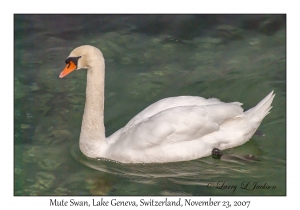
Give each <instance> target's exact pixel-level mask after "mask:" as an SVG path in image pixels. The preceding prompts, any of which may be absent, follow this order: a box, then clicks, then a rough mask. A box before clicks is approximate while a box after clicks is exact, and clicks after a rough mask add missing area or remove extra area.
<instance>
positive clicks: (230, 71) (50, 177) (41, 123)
mask: <svg viewBox="0 0 300 210" xmlns="http://www.w3.org/2000/svg"><path fill="white" fill-rule="evenodd" d="M68 18H69V19H70V17H68ZM99 18H100V19H101V16H99ZM64 20H65V19H64V16H62V17H61V18H60V19H57V18H56V19H55V20H53V19H49V20H48V22H47V20H43V21H41V20H40V19H39V18H38V17H36V16H18V17H16V18H15V55H14V58H15V60H14V61H15V63H14V94H15V95H14V194H15V195H285V194H286V39H285V29H281V30H278V31H277V32H276V33H274V34H272V35H264V34H262V33H257V32H253V31H250V32H249V31H242V32H240V33H241V34H242V37H243V38H242V39H233V40H232V39H231V40H225V41H224V39H223V40H221V41H220V40H219V39H212V38H211V37H207V36H199V37H194V38H193V39H188V40H185V39H174V38H170V37H168V36H166V35H163V34H160V35H158V34H147V33H141V32H133V31H128V30H125V29H111V30H110V31H101V30H98V28H97V27H90V25H88V24H87V26H85V24H83V23H84V16H82V22H81V23H78V24H81V25H80V27H79V26H77V27H75V29H74V30H73V28H72V27H73V25H72V27H71V26H70V28H64V27H62V26H63V25H64V24H66V23H64ZM66 25H67V24H66ZM56 27H57V28H56ZM99 27H100V26H99ZM49 28H50V29H52V30H50V29H49ZM53 28H55V29H56V30H53ZM71 28H72V29H71ZM53 31H55V32H53ZM186 33H188V31H187V32H186ZM82 44H91V45H94V46H96V47H98V48H99V49H101V51H102V52H103V54H104V57H105V61H106V80H105V81H106V86H105V127H106V135H107V136H109V135H110V134H112V133H113V132H114V131H116V130H117V129H119V128H120V127H122V126H124V125H125V124H126V123H127V122H128V121H129V120H130V119H131V118H132V117H133V116H135V114H137V113H138V112H139V111H141V110H143V109H144V108H145V107H146V106H148V105H149V104H151V103H153V102H155V101H157V100H159V99H162V98H165V97H170V96H178V95H195V96H202V97H206V98H209V97H216V98H219V99H220V100H222V101H226V102H231V101H239V102H242V103H243V104H244V105H243V107H244V109H249V108H251V107H253V106H255V105H256V103H257V102H259V101H260V100H261V99H262V98H263V97H265V96H266V95H267V94H268V93H269V92H271V91H272V90H274V92H275V93H276V96H275V99H274V101H273V108H272V110H271V113H270V114H269V115H268V116H267V117H266V118H265V119H264V120H263V122H262V124H261V126H260V128H259V130H260V131H261V133H263V134H264V135H263V136H261V135H255V136H253V138H252V139H251V140H250V141H249V142H248V143H246V144H244V145H242V146H240V147H237V148H233V149H229V150H226V151H224V152H225V153H226V155H228V156H233V155H234V156H243V155H247V154H252V155H255V156H256V157H257V159H259V161H242V160H237V161H233V160H226V159H224V160H216V159H213V158H211V157H206V158H201V159H198V160H193V161H187V162H179V163H167V164H145V165H144V164H136V165H135V164H132V165H126V164H119V163H114V162H110V161H107V160H96V161H95V160H89V159H87V158H85V157H84V156H83V155H82V154H81V153H80V152H79V150H78V140H79V133H80V126H81V118H82V114H83V108H84V102H85V85H86V71H85V70H82V71H76V72H75V73H72V74H70V75H68V76H67V77H66V78H65V79H59V78H58V75H59V73H60V72H61V70H62V69H63V68H64V65H65V64H64V60H65V59H66V57H67V56H68V55H69V53H70V52H71V51H72V49H73V48H75V47H77V46H80V45H82ZM254 186H256V188H254V189H253V187H254ZM259 186H260V187H259Z"/></svg>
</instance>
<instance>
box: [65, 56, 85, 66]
mask: <svg viewBox="0 0 300 210" xmlns="http://www.w3.org/2000/svg"><path fill="white" fill-rule="evenodd" d="M79 58H81V56H78V57H68V58H67V60H66V61H65V62H66V64H69V66H68V68H69V67H70V61H72V62H73V63H74V64H75V65H76V66H77V64H78V60H79Z"/></svg>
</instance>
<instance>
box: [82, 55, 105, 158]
mask: <svg viewBox="0 0 300 210" xmlns="http://www.w3.org/2000/svg"><path fill="white" fill-rule="evenodd" d="M104 76H105V64H104V59H103V58H101V59H99V60H98V59H97V60H93V62H92V63H91V64H90V68H89V69H88V71H87V84H86V102H85V108H84V114H83V118H82V125H81V133H80V141H79V146H80V149H81V151H82V152H83V153H84V154H85V155H86V156H88V157H92V158H94V157H98V156H99V154H101V150H103V149H104V146H105V144H106V140H105V127H104V113H103V112H104Z"/></svg>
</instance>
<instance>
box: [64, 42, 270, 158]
mask: <svg viewBox="0 0 300 210" xmlns="http://www.w3.org/2000/svg"><path fill="white" fill-rule="evenodd" d="M66 63H67V66H66V68H65V69H64V70H63V71H62V73H61V74H60V77H61V78H62V77H64V76H66V75H67V74H69V73H70V72H71V71H73V70H75V69H81V68H86V69H88V71H87V87H86V104H85V109H84V114H83V119H82V127H81V133H80V141H79V146H80V150H81V151H82V153H83V154H85V155H86V156H88V157H91V158H107V159H111V160H115V161H119V162H123V163H151V162H175V161H186V160H192V159H197V158H201V157H205V156H209V155H210V154H211V151H212V149H213V148H219V149H222V150H223V149H227V148H232V147H236V146H239V145H242V144H244V143H245V142H247V141H248V140H249V139H250V138H251V137H252V135H253V134H254V132H255V131H256V129H257V128H258V126H259V125H260V123H261V121H262V120H263V118H264V117H265V116H266V115H267V114H268V113H269V111H270V109H271V108H272V107H271V103H272V101H273V98H274V96H275V95H274V94H273V91H272V92H271V93H270V94H269V95H267V96H266V97H265V98H264V99H263V100H262V101H261V102H260V103H258V104H257V105H256V106H255V107H254V108H252V109H250V110H248V111H246V112H243V109H242V108H241V105H242V104H241V103H239V102H232V103H224V102H221V101H220V100H218V99H215V98H211V99H204V98H202V97H196V96H179V97H171V98H165V99H162V100H160V101H158V102H156V103H154V104H152V105H150V106H148V107H147V108H146V109H144V110H143V111H142V112H140V113H139V114H137V115H136V116H135V117H134V118H133V119H132V120H130V121H129V122H128V123H127V125H126V126H125V127H123V128H121V129H119V130H118V131H116V132H115V133H114V134H112V135H111V136H109V137H107V138H106V137H105V128H104V116H103V110H104V72H105V64H104V58H103V55H102V53H101V51H100V50H99V49H97V48H95V47H93V46H88V45H85V46H81V47H78V48H76V49H74V50H73V51H72V52H71V54H70V55H69V57H68V59H67V60H66Z"/></svg>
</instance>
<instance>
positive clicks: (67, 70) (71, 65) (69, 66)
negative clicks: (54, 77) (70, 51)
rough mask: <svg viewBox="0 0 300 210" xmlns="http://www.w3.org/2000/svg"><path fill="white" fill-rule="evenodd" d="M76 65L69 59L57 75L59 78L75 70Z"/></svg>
mask: <svg viewBox="0 0 300 210" xmlns="http://www.w3.org/2000/svg"><path fill="white" fill-rule="evenodd" d="M76 68H77V66H76V65H75V64H74V63H73V62H72V61H70V62H69V63H68V64H67V65H66V67H65V69H64V70H63V71H62V72H61V73H60V75H59V78H63V77H65V76H67V75H68V74H70V73H71V72H72V71H74V70H76Z"/></svg>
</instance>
